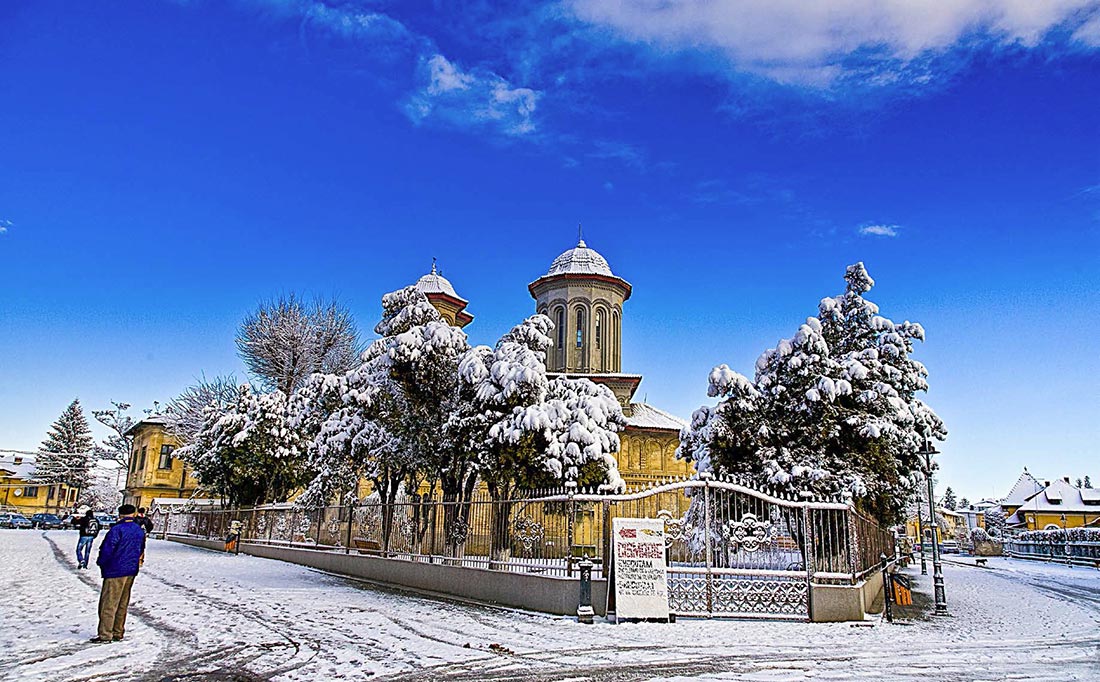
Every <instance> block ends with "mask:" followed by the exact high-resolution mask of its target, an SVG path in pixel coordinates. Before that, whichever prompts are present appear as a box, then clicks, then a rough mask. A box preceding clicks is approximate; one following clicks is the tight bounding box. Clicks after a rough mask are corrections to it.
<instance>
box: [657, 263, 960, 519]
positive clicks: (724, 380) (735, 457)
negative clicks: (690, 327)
mask: <svg viewBox="0 0 1100 682" xmlns="http://www.w3.org/2000/svg"><path fill="white" fill-rule="evenodd" d="M844 279H845V281H846V282H847V290H846V291H845V293H844V294H842V295H841V296H839V297H837V298H824V299H822V301H821V303H820V305H819V306H818V311H819V313H818V316H817V317H810V318H807V320H806V322H805V324H803V325H801V326H800V327H799V329H798V331H797V333H796V334H795V335H794V336H793V337H791V338H789V339H783V340H781V341H780V342H779V344H778V345H777V346H776V347H775V348H773V349H771V350H768V351H766V352H765V353H764V354H763V355H761V356H760V358H759V359H757V361H756V376H755V380H750V379H748V378H747V377H744V376H742V375H740V374H738V373H737V372H734V371H733V370H731V369H730V368H729V367H728V366H726V365H719V366H718V367H716V368H715V369H714V370H713V371H712V372H711V373H710V377H709V383H710V387H709V389H708V395H710V396H711V397H714V398H718V399H719V403H718V405H716V406H714V407H710V406H704V407H702V408H700V409H699V410H696V412H695V414H693V415H692V420H691V425H690V426H689V428H687V429H685V430H684V432H683V433H682V434H681V444H680V448H679V450H678V456H680V457H681V458H685V459H692V460H694V461H695V466H696V470H697V471H700V472H702V471H714V472H716V473H727V474H733V475H735V476H739V477H742V478H746V479H748V480H750V481H751V482H753V484H754V485H756V486H760V487H774V488H779V489H781V490H784V491H785V492H789V493H791V494H795V495H797V494H799V493H801V492H804V491H807V492H810V493H814V494H816V495H823V496H840V497H843V498H845V499H852V500H854V501H855V502H856V504H858V505H859V506H860V507H861V508H862V509H863V510H865V511H867V512H869V513H870V514H872V515H873V516H875V517H876V518H878V519H879V520H880V521H883V522H885V523H893V522H895V521H896V520H897V519H898V518H899V517H900V516H901V512H902V511H903V508H904V505H905V500H906V496H907V494H908V491H909V489H910V488H911V486H912V485H913V483H914V481H915V480H916V477H919V475H920V473H921V472H922V469H923V460H922V458H921V456H920V455H919V454H918V452H919V451H920V449H921V446H922V444H923V443H924V441H925V439H926V438H935V439H940V440H942V439H943V438H945V437H946V435H947V432H946V430H945V429H944V427H943V423H942V422H941V421H940V419H939V417H938V416H936V414H935V412H933V411H932V409H931V408H929V407H928V406H927V405H925V404H924V403H923V402H922V401H921V400H919V399H918V398H917V397H916V394H917V393H918V392H921V391H926V390H927V389H928V382H927V377H928V372H927V370H926V369H925V368H924V366H923V365H922V364H921V363H919V362H917V361H916V360H914V359H912V358H911V357H910V356H911V354H912V352H913V344H914V342H915V341H921V340H923V339H924V329H923V328H922V327H921V326H920V325H919V324H914V323H910V322H901V323H896V322H893V321H891V320H889V319H887V318H885V317H882V316H880V315H879V314H878V312H879V309H878V306H876V305H875V304H874V303H872V302H871V301H868V300H867V299H866V298H864V294H866V293H867V292H868V291H870V289H871V287H872V286H873V285H874V281H873V280H872V279H871V277H870V276H869V275H868V274H867V271H866V270H865V269H864V267H863V264H862V263H857V264H855V265H852V266H849V267H848V269H847V272H846V273H845V277H844Z"/></svg>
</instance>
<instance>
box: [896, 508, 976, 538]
mask: <svg viewBox="0 0 1100 682" xmlns="http://www.w3.org/2000/svg"><path fill="white" fill-rule="evenodd" d="M927 506H928V505H925V508H924V509H922V510H921V511H922V512H924V513H923V514H921V519H924V521H923V523H922V524H920V525H918V523H917V517H916V516H915V515H914V516H910V517H909V518H908V519H906V520H905V534H906V535H907V536H908V537H909V539H910V540H911V541H913V542H931V541H932V527H931V525H930V524H929V523H928V521H927V519H925V518H924V517H925V516H927V512H928V509H927ZM966 525H967V523H966V517H965V516H963V515H962V514H960V513H958V512H955V511H952V510H950V509H945V508H943V507H936V539H937V540H938V541H940V542H943V541H944V540H954V539H955V537H956V534H957V533H958V531H959V528H961V527H963V526H966ZM922 528H923V530H924V536H923V540H922V539H919V538H921V535H920V530H921V529H922Z"/></svg>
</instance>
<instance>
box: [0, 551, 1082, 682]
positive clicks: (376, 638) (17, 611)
mask: <svg viewBox="0 0 1100 682" xmlns="http://www.w3.org/2000/svg"><path fill="white" fill-rule="evenodd" d="M75 544H76V536H75V533H70V532H58V531H52V532H49V533H40V532H28V531H0V575H2V576H3V578H2V582H0V586H2V590H0V680H89V681H90V680H131V679H133V680H185V679H186V680H196V679H219V680H227V679H229V680H261V679H265V680H266V679H278V680H361V679H378V678H388V679H399V680H400V679H409V680H413V679H415V680H431V679H461V680H509V679H514V680H525V681H526V682H534V681H537V680H682V679H689V678H700V677H703V678H706V679H739V680H851V679H858V680H877V679H883V680H899V679H900V680H916V679H920V680H959V681H962V680H968V681H969V680H1004V679H1023V680H1100V571H1095V570H1090V569H1082V568H1073V569H1070V568H1065V567H1051V566H1048V565H1045V564H1031V563H1027V562H1023V561H1007V560H993V561H991V562H990V565H991V566H994V567H995V568H992V569H978V568H970V567H965V566H959V565H956V564H949V565H947V567H946V568H945V575H946V581H947V590H948V598H949V603H950V609H951V613H952V615H951V616H950V617H948V618H941V619H930V620H923V621H917V622H914V623H912V624H907V625H900V624H897V625H888V624H886V623H881V622H877V621H874V622H871V623H868V624H867V625H872V626H871V627H864V626H861V627H853V626H852V625H850V624H845V623H833V624H812V623H771V622H745V621H722V622H707V621H699V620H694V621H692V620H681V621H680V622H678V623H676V624H672V625H658V624H628V625H610V624H606V623H603V624H597V625H594V626H584V625H580V624H577V623H576V622H574V621H573V620H572V619H568V618H555V617H551V616H544V615H539V614H530V613H521V612H516V611H510V610H504V609H493V608H487V607H480V606H471V605H464V604H456V603H451V602H446V601H439V600H435V599H430V598H426V597H422V596H416V595H410V594H406V593H400V592H391V591H387V590H380V589H377V588H374V587H371V586H368V585H364V584H361V583H357V582H354V581H351V580H347V579H343V578H339V577H335V576H331V575H327V574H323V573H318V572H316V571H312V570H309V569H305V568H300V567H297V566H293V565H289V564H284V563H280V562H277V561H270V560H265V559H258V558H254V557H248V556H230V555H225V554H219V553H215V552H210V551H206V550H202V549H196V548H192V547H187V546H184V545H179V544H175V543H170V542H164V541H151V542H150V546H149V551H148V556H147V560H146V564H145V570H144V571H143V572H142V574H141V575H140V576H139V577H138V580H137V582H136V583H135V586H134V592H133V596H134V599H133V602H132V605H131V611H130V614H131V615H130V621H129V625H128V629H127V637H126V641H125V642H122V643H116V644H105V645H91V644H87V643H86V640H87V639H88V638H89V637H91V636H92V635H94V633H95V610H96V601H97V594H98V587H99V582H100V581H99V577H98V575H97V574H96V573H95V572H88V571H77V570H75V568H74V566H75V563H74V561H73V551H74V547H75ZM97 549H98V548H97ZM910 572H911V573H913V571H910ZM917 578H918V589H919V590H921V591H927V590H928V588H929V586H930V585H929V580H928V578H927V577H920V576H918V577H917ZM196 673H199V674H196ZM201 673H207V674H205V675H203V674H201Z"/></svg>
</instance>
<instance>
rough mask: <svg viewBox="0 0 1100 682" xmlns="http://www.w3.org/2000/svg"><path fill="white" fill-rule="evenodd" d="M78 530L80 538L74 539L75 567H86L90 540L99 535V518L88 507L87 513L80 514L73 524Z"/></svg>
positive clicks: (90, 544)
mask: <svg viewBox="0 0 1100 682" xmlns="http://www.w3.org/2000/svg"><path fill="white" fill-rule="evenodd" d="M73 525H74V526H76V529H77V530H79V531H80V539H78V540H77V541H76V565H77V568H88V560H89V559H90V558H91V556H92V542H93V541H94V540H95V536H97V535H99V519H97V518H96V517H95V513H94V512H93V511H92V510H91V509H89V510H88V513H87V514H85V515H84V516H81V517H80V518H79V519H77V520H76V523H75V524H73Z"/></svg>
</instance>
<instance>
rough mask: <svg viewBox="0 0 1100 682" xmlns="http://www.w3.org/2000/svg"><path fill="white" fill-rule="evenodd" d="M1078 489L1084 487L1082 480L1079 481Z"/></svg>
mask: <svg viewBox="0 0 1100 682" xmlns="http://www.w3.org/2000/svg"><path fill="white" fill-rule="evenodd" d="M1077 487H1078V488H1081V487H1084V483H1083V482H1082V481H1081V479H1077Z"/></svg>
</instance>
